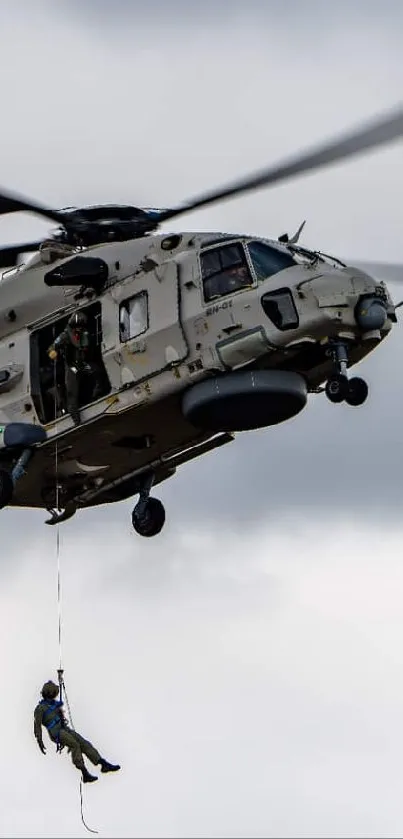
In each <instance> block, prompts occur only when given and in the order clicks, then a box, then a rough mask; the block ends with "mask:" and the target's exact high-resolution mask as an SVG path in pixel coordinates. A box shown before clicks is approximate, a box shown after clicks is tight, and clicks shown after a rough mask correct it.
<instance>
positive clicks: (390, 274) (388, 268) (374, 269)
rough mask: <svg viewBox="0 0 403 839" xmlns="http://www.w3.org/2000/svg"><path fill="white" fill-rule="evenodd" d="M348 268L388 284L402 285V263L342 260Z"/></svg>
mask: <svg viewBox="0 0 403 839" xmlns="http://www.w3.org/2000/svg"><path fill="white" fill-rule="evenodd" d="M343 262H345V263H346V265H348V266H352V267H354V266H355V267H356V268H361V270H362V271H365V272H366V273H367V274H370V275H371V277H375V279H379V280H384V281H385V283H386V284H388V283H403V263H399V262H396V263H395V262H371V261H369V260H368V261H367V260H365V261H364V260H362V259H349V260H346V259H344V260H343Z"/></svg>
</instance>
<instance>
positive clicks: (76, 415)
mask: <svg viewBox="0 0 403 839" xmlns="http://www.w3.org/2000/svg"><path fill="white" fill-rule="evenodd" d="M71 418H72V420H73V422H74V425H81V415H80V411H72V412H71Z"/></svg>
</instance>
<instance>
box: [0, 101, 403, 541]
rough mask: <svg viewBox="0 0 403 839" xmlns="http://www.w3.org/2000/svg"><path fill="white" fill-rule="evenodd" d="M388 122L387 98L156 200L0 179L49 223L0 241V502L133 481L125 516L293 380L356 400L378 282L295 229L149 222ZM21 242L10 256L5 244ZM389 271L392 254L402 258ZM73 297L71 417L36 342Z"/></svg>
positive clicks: (42, 342)
mask: <svg viewBox="0 0 403 839" xmlns="http://www.w3.org/2000/svg"><path fill="white" fill-rule="evenodd" d="M402 135H403V109H402V108H400V109H399V110H397V111H396V112H394V113H393V114H388V115H386V116H384V117H383V118H382V119H380V120H377V121H376V122H373V123H372V124H370V125H367V126H365V127H364V128H360V129H359V130H357V131H355V132H353V133H351V134H349V135H347V136H344V137H342V138H340V139H337V140H336V141H333V142H329V143H327V144H325V145H323V146H322V147H320V148H319V149H316V150H313V151H309V152H308V153H305V154H303V155H300V156H297V157H296V158H295V159H293V160H291V161H288V162H286V163H284V164H281V165H279V166H275V167H271V168H269V169H266V170H265V171H263V172H259V173H257V174H254V175H252V176H250V177H247V178H244V179H243V180H241V181H239V182H237V183H235V184H232V185H230V186H227V187H225V188H221V189H217V190H213V191H212V192H210V193H207V194H205V195H202V196H201V197H198V198H196V199H194V200H191V201H189V202H187V203H184V204H182V205H179V206H177V207H174V208H172V209H161V210H159V209H139V208H136V207H131V206H114V205H113V206H96V207H87V208H80V209H74V208H73V209H67V210H58V211H55V210H52V209H49V208H46V207H44V206H41V205H39V204H36V203H33V202H32V201H30V200H27V199H25V198H22V197H19V196H15V195H10V194H6V193H4V192H2V193H0V215H3V214H7V213H15V212H20V211H24V212H30V213H36V214H39V215H40V216H43V217H45V218H49V219H50V220H51V221H53V222H54V223H55V224H56V226H57V227H56V230H55V231H54V233H53V234H52V235H51V236H50V238H48V239H45V240H41V241H35V242H28V243H27V242H25V243H22V244H20V245H13V246H6V247H3V248H2V249H0V268H1V269H4V270H3V274H2V279H1V281H0V423H1V425H0V508H4V507H6V506H14V507H22V508H24V507H29V508H41V509H44V510H47V511H48V513H49V515H50V517H49V518H48V519H47V523H48V524H57V523H59V522H62V521H65V520H67V519H69V518H71V517H72V516H73V515H74V514H75V513H76V511H77V510H79V509H85V508H88V507H94V506H97V505H104V504H109V503H113V502H117V501H122V500H124V499H128V498H130V497H133V496H135V495H138V496H139V499H138V501H137V504H136V506H135V507H134V510H133V513H132V524H133V527H134V530H135V531H136V532H137V533H138V534H140V535H142V536H146V537H150V536H155V535H156V534H158V533H159V532H160V531H161V529H162V527H163V525H164V522H165V510H164V507H163V505H162V503H161V501H160V500H159V499H157V498H154V497H152V496H151V494H150V493H151V490H152V487H153V486H155V485H157V484H159V483H161V482H162V481H164V480H166V479H167V478H169V477H171V476H173V475H174V473H175V472H176V470H177V468H178V467H179V466H180V465H181V464H183V463H185V462H187V461H190V460H191V459H193V458H196V457H199V456H200V455H202V454H204V453H205V452H208V451H211V450H213V449H215V448H217V447H219V446H222V445H226V444H228V443H230V442H231V441H233V440H234V437H235V435H236V433H237V432H240V431H246V430H253V429H257V428H262V427H267V426H271V425H274V424H277V423H281V422H284V421H287V420H289V419H291V418H292V417H295V416H297V415H298V414H299V412H300V411H302V410H303V408H304V407H305V406H306V404H307V400H308V395H309V394H310V393H318V392H323V391H325V393H326V395H327V397H328V398H329V400H330V401H331V402H333V403H340V402H342V401H344V402H346V403H347V404H348V405H351V406H355V407H357V406H359V405H361V404H363V402H364V401H365V399H366V398H367V395H368V387H367V384H366V382H365V381H364V380H363V379H361V378H359V377H353V378H349V377H348V370H349V368H351V367H353V366H354V365H355V364H356V363H357V362H359V361H360V360H361V359H363V358H364V357H365V356H366V355H368V353H370V352H371V351H373V350H374V349H375V348H376V347H377V346H378V345H379V344H380V343H381V342H382V341H383V340H384V339H385V338H386V336H387V335H388V334H389V333H390V331H391V329H392V325H393V324H394V323H396V320H397V318H396V311H395V306H394V304H393V301H392V298H391V296H390V294H389V291H388V288H387V287H386V285H385V283H384V282H383V281H378V280H376V279H374V278H373V277H372V276H371V275H370V274H369V273H367V271H365V270H363V269H362V268H360V266H359V264H357V265H350V264H346V263H345V262H344V261H342V260H340V259H339V258H337V257H332V256H329V255H326V254H324V253H322V252H320V251H318V250H315V251H312V250H310V249H308V248H305V247H302V246H301V245H300V244H299V235H300V233H301V229H302V226H301V228H300V230H299V231H298V232H297V234H296V235H294V236H291V237H289V236H287V235H283V236H280V237H278V238H277V239H263V238H260V237H256V236H252V235H245V234H235V233H198V232H181V233H169V232H168V233H164V232H161V231H160V230H159V227H160V225H161V224H163V223H165V222H168V221H170V220H172V219H175V218H178V217H179V216H181V215H185V214H186V213H189V212H190V211H192V210H196V209H198V208H201V207H206V206H209V205H210V204H212V203H213V202H216V201H219V200H223V199H228V198H230V197H231V196H236V195H239V194H242V193H245V192H247V191H250V190H254V189H258V188H261V187H263V186H269V185H274V184H276V183H280V182H282V181H284V180H285V179H289V178H291V177H294V176H297V175H300V174H303V173H304V172H308V171H312V170H315V169H318V168H319V167H323V166H326V165H330V164H332V163H335V162H337V161H340V160H342V159H344V158H348V157H351V156H353V155H357V154H359V153H363V152H365V151H368V150H370V149H374V148H376V147H379V146H381V145H385V144H387V143H390V142H392V141H393V140H395V139H397V138H400V137H401V136H402ZM21 257H23V260H22V261H21ZM402 276H403V270H402ZM78 311H79V312H81V313H84V314H85V316H86V321H87V325H88V327H87V328H88V332H89V335H90V345H91V353H92V355H91V360H90V362H89V364H90V367H91V364H92V365H93V367H94V370H96V371H97V383H98V393H97V398H94V397H93V393H92V392H91V393H90V392H89V391H88V390H87V391H86V392H85V393H84V392H83V394H82V396H81V403H80V412H81V423H80V424H79V425H77V424H75V423H74V422H73V418H72V416H71V414H70V413H69V412H68V411H67V410H66V404H65V394H64V395H63V369H64V368H63V364H64V362H63V359H62V358H59V357H58V358H57V360H56V361H53V362H52V361H51V359H50V358H49V353H48V348H49V345H50V344H51V343H52V341H54V339H55V336H57V335H58V334H59V333H60V332H61V331H62V330H63V329H64V328H65V326H66V323H67V322H68V320H69V318H70V317H71V315H72V314H73V313H75V312H78Z"/></svg>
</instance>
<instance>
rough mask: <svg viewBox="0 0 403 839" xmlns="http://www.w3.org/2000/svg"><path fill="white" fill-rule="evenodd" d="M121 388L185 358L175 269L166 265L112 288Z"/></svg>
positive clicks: (172, 365) (177, 279)
mask: <svg viewBox="0 0 403 839" xmlns="http://www.w3.org/2000/svg"><path fill="white" fill-rule="evenodd" d="M113 296H114V298H115V300H116V302H117V303H118V307H119V359H120V368H121V384H122V386H124V385H128V384H131V383H133V382H141V381H142V380H143V379H147V378H150V377H152V376H156V375H158V373H162V372H163V371H164V370H169V369H171V368H172V367H175V366H176V365H178V364H180V363H181V362H182V361H183V360H184V359H185V358H186V357H187V354H188V347H187V342H186V338H185V335H184V332H183V329H182V321H181V290H180V285H179V272H178V266H177V265H176V264H175V263H174V262H172V261H170V262H167V263H165V264H164V265H162V266H157V267H156V268H155V269H154V270H152V271H147V272H144V273H141V274H138V275H137V276H136V277H135V278H133V279H132V280H131V281H130V282H129V283H125V284H124V285H123V286H120V287H116V288H115V289H114V290H113Z"/></svg>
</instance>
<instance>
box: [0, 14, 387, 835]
mask: <svg viewBox="0 0 403 839" xmlns="http://www.w3.org/2000/svg"><path fill="white" fill-rule="evenodd" d="M402 9H403V7H402V6H401V5H400V4H397V3H394V2H383V3H376V2H366V3H365V4H363V3H355V2H349V3H338V4H337V5H336V4H333V5H331V4H327V3H321V2H315V3H313V2H304V3H303V4H299V3H297V2H285V0H282V2H278V3H272V2H266V3H264V4H260V3H257V2H252V0H250V2H248V3H247V4H246V3H241V2H233V3H231V4H228V3H227V4H224V3H221V4H220V3H218V2H215V3H211V2H205V3H204V4H199V3H197V4H196V3H190V2H186V3H185V2H184V0H183V2H177V3H163V2H162V0H159V2H154V3H153V4H144V3H142V4H141V3H137V2H134V1H133V0H132V2H116V0H115V3H114V4H111V3H106V2H103V0H97V2H96V3H95V2H90V0H86V2H85V3H78V2H73V0H69V2H59V3H50V2H39V1H38V2H35V3H33V2H32V3H31V2H30V3H28V2H19V1H18V0H14V2H13V4H10V3H7V2H5V0H0V33H1V34H0V38H1V52H0V69H1V73H0V90H1V103H2V117H3V119H2V170H1V171H2V174H1V176H0V183H1V184H3V186H4V187H7V188H9V189H15V190H17V191H20V192H22V193H25V194H26V195H28V196H32V197H33V198H36V199H37V200H38V201H39V200H40V201H45V202H48V203H49V204H51V205H53V206H56V207H59V206H66V205H71V204H76V205H77V204H80V203H92V202H103V201H104V202H106V203H109V202H113V201H122V202H132V203H135V204H136V203H137V204H139V205H145V206H167V205H169V204H172V203H176V202H178V201H182V200H183V199H185V198H187V197H188V196H192V195H195V194H197V193H198V192H202V191H204V190H205V189H209V188H210V187H212V186H214V185H216V184H220V183H225V182H226V181H229V180H232V179H233V178H236V177H238V176H239V175H241V174H246V173H247V172H249V171H253V170H254V169H258V168H260V167H261V166H264V165H266V164H268V163H269V162H270V161H275V160H276V159H278V160H279V159H281V158H282V157H285V156H288V155H289V154H293V153H294V152H296V151H298V150H299V149H301V148H303V147H305V146H308V145H310V144H311V143H316V142H318V141H321V140H322V139H323V138H325V137H328V136H330V135H332V134H333V133H337V132H342V131H343V130H344V129H346V128H350V127H352V126H354V125H355V124H357V123H358V122H359V121H360V120H361V119H367V118H369V117H371V116H372V115H373V114H375V113H377V112H378V111H379V110H387V109H388V108H389V107H391V106H393V105H394V104H395V103H396V102H398V101H400V100H401V98H402V94H401V92H402V83H403V62H402V57H401V26H402V22H403V20H402V18H403V11H402ZM402 188H403V167H402V146H401V144H399V145H396V146H394V147H393V148H391V149H389V150H383V151H380V152H377V153H373V154H371V155H368V156H367V157H364V158H362V159H359V160H357V161H351V162H349V163H348V164H345V165H339V166H337V167H334V168H332V169H329V171H327V172H319V173H317V174H314V175H310V176H309V177H304V178H299V179H297V180H296V181H295V183H291V182H290V183H287V184H284V185H283V186H281V187H280V188H278V189H273V190H270V191H264V190H263V191H261V192H258V193H256V194H254V195H250V196H249V195H248V196H247V197H244V198H242V199H239V200H233V201H231V202H228V203H223V204H221V205H219V206H217V207H212V208H210V209H207V210H203V211H200V212H198V213H195V214H193V215H190V216H189V217H188V218H187V217H186V218H183V219H181V220H180V222H179V221H178V222H177V223H176V225H175V229H180V228H181V227H182V226H183V227H187V228H189V229H199V230H200V229H212V230H214V229H216V230H217V229H218V230H236V231H247V232H254V233H256V234H262V235H274V236H276V235H278V234H279V233H281V232H283V231H284V230H289V231H290V230H293V229H295V228H296V227H297V226H298V225H299V223H300V222H301V220H302V219H304V218H306V219H307V225H306V231H304V241H305V243H306V244H307V245H308V246H315V247H320V248H321V249H323V250H325V251H328V252H333V253H336V254H337V253H338V254H340V255H342V256H347V257H349V256H351V257H352V258H354V257H356V258H359V259H373V260H376V259H379V260H390V261H394V262H400V261H403V243H402V230H401V195H402ZM47 228H48V225H47V223H46V222H43V221H40V220H39V221H38V220H37V219H32V218H24V217H21V219H16V218H14V219H3V220H1V224H0V235H1V236H2V237H3V238H4V241H18V240H19V239H20V238H22V237H25V236H26V235H27V236H29V237H30V236H31V235H32V234H34V235H35V234H36V233H38V232H42V231H43V232H44V231H45V230H47ZM394 291H395V296H396V300H400V299H401V297H403V284H402V286H401V287H399V286H397V287H394ZM402 352H403V338H402V333H401V326H399V327H396V328H395V330H394V332H393V335H392V336H391V337H390V339H389V340H388V342H387V343H386V344H385V345H384V346H382V347H381V348H380V349H379V350H378V351H377V352H376V353H374V354H373V355H372V356H371V357H370V358H369V359H368V360H367V361H366V362H365V363H363V364H362V365H361V368H362V375H364V376H365V377H366V378H367V380H368V382H369V385H370V391H371V394H370V399H369V400H368V402H367V403H366V404H365V406H363V407H362V408H361V409H357V410H354V409H349V408H348V407H346V406H332V405H330V403H328V402H327V401H326V399H325V397H315V398H313V399H312V400H311V402H310V404H309V406H308V408H307V409H306V411H305V412H304V413H303V414H302V415H301V416H300V417H298V418H296V419H295V420H294V421H292V422H290V423H287V424H286V425H284V426H282V427H279V428H275V429H271V430H267V431H261V432H258V433H253V434H247V435H244V436H243V437H241V438H238V439H237V441H236V442H235V443H233V444H231V445H230V446H228V448H227V449H223V450H222V451H220V452H218V453H216V454H212V455H208V456H206V457H205V458H203V459H201V460H200V462H198V463H196V462H195V463H193V464H190V465H188V466H186V467H183V468H182V469H181V470H180V471H179V472H178V475H177V477H176V478H175V479H174V480H173V481H171V482H168V483H167V484H166V485H164V486H162V487H161V488H160V489H159V490H158V495H159V496H160V497H161V498H162V499H163V500H164V503H165V504H166V507H167V513H168V521H167V525H166V529H165V530H164V531H163V533H162V534H161V536H160V537H159V538H158V539H155V540H151V542H150V543H148V542H146V541H145V540H140V539H139V538H137V537H135V536H134V535H133V534H132V531H131V525H130V511H131V506H132V504H131V503H124V504H121V505H118V506H116V507H110V508H106V509H101V510H96V511H92V512H91V511H90V512H87V513H81V514H79V515H78V516H77V517H76V519H74V520H72V521H71V522H69V523H68V524H66V525H65V526H64V527H63V528H62V530H61V535H62V568H63V606H64V632H65V634H64V664H65V668H66V679H67V685H68V688H69V695H70V700H71V703H72V710H73V715H74V722H75V724H76V726H77V728H78V729H79V730H82V732H83V733H84V734H86V735H87V736H89V737H90V738H92V739H93V740H94V741H95V742H96V743H98V744H99V745H100V748H101V750H103V751H104V752H105V754H106V756H107V757H110V758H111V759H112V760H119V761H121V762H122V767H123V769H122V772H121V774H120V775H119V776H118V777H116V776H115V777H107V778H103V777H102V778H101V779H100V781H99V782H98V784H96V785H94V786H93V787H91V789H88V790H86V791H85V807H86V815H87V819H88V821H89V823H90V825H92V826H94V827H96V828H98V829H99V830H100V832H101V833H100V835H101V836H109V837H110V836H119V837H124V836H127V837H129V836H139V837H140V836H146V837H155V836H164V837H165V836H170V837H171V836H172V837H176V836H177V837H182V836H192V837H215V836H217V837H224V836H236V837H246V836H253V837H255V836H256V837H276V836H278V837H289V836H297V837H316V836H325V837H347V836H349V837H361V836H366V837H382V836H390V837H399V836H401V835H402V830H403V826H402V814H401V779H400V772H401V751H402V749H401V746H402V741H403V726H402V710H401V708H402V699H403V682H402V676H401V661H400V659H401V646H402V641H403V618H402V610H401V602H402V594H403V569H402V564H401V542H402V536H403V533H402V525H401V511H402V509H403V479H402V468H401V467H402V458H401V417H402V411H403V396H402V392H403V391H402V388H403V383H402V381H403V380H402V375H401V372H400V367H401V364H400V359H401V358H403V354H402ZM1 518H2V522H3V528H2V534H3V551H2V556H3V562H2V564H1V568H0V577H1V586H0V637H1V638H2V639H3V640H2V645H1V664H2V679H3V684H4V689H3V709H2V711H3V719H4V718H6V719H7V725H6V727H5V729H6V730H5V732H4V737H3V754H4V758H3V763H2V769H1V770H0V781H1V789H2V801H3V804H2V806H1V808H0V834H1V836H4V837H8V836H12V837H37V836H38V837H39V836H42V837H45V836H49V837H50V836H69V837H73V836H74V837H76V836H77V837H79V836H82V835H84V831H83V828H82V825H81V823H80V818H79V798H78V782H77V777H76V774H75V771H74V770H73V769H72V767H71V766H70V762H69V759H68V757H67V756H66V755H62V756H61V757H56V755H55V754H54V752H53V749H52V748H50V749H49V750H48V754H47V756H46V758H45V757H43V756H42V755H41V754H40V753H39V751H38V750H37V748H36V744H35V741H34V740H33V737H32V722H31V711H32V707H33V706H34V704H35V702H36V700H37V691H38V689H39V687H40V686H41V684H42V683H43V681H44V680H45V679H47V678H49V676H54V675H55V670H56V668H57V664H58V651H57V610H56V601H55V598H56V558H55V533H54V532H53V531H51V530H50V529H49V530H48V529H46V528H45V527H44V525H43V519H44V516H43V515H42V514H41V513H34V512H22V511H18V510H6V511H3V512H2V514H1Z"/></svg>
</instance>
